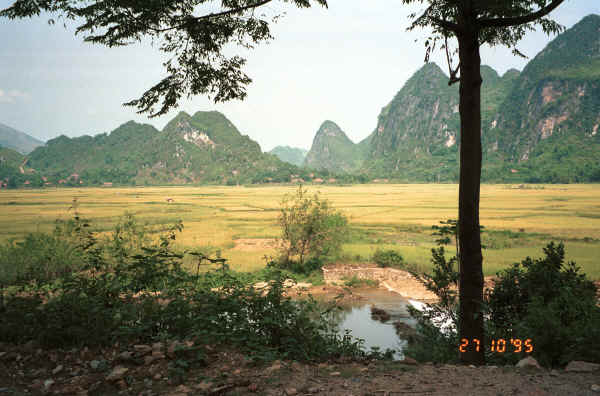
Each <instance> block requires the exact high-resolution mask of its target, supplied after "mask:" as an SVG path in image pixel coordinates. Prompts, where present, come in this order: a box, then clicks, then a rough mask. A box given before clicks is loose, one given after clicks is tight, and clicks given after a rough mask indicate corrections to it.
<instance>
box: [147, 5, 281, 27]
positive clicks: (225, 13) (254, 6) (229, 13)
mask: <svg viewBox="0 0 600 396" xmlns="http://www.w3.org/2000/svg"><path fill="white" fill-rule="evenodd" d="M271 1H273V0H261V1H259V2H257V3H255V4H248V5H246V6H243V7H238V8H233V9H231V10H227V11H221V12H215V13H212V14H206V15H201V16H198V17H193V18H188V19H186V20H184V21H182V22H180V23H179V24H177V25H175V26H170V27H168V28H164V29H156V28H151V27H149V28H148V29H150V30H153V31H155V32H157V33H163V32H167V31H169V30H174V29H181V28H182V27H184V26H186V25H188V24H189V23H190V22H198V21H201V20H203V19H211V18H218V17H222V16H227V15H231V14H236V13H238V12H242V11H246V10H249V9H256V8H258V7H261V6H263V5H265V4H267V3H270V2H271Z"/></svg>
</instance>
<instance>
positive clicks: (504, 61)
mask: <svg viewBox="0 0 600 396" xmlns="http://www.w3.org/2000/svg"><path fill="white" fill-rule="evenodd" d="M12 2H13V1H12V0H10V1H9V0H0V8H2V9H4V8H6V7H8V6H10V4H12ZM328 3H329V8H328V9H325V8H323V7H320V6H318V5H315V6H313V7H312V8H309V9H297V8H295V7H293V6H291V5H290V4H287V3H283V2H281V1H279V3H277V4H275V5H274V6H269V7H270V11H273V12H279V11H284V12H285V13H286V15H285V16H284V17H283V18H282V19H281V20H280V21H279V22H278V23H277V24H275V25H272V33H273V35H274V37H275V38H274V40H272V41H271V42H270V43H269V44H266V45H265V44H262V45H259V46H258V47H257V48H255V49H254V50H251V51H249V52H247V51H241V50H240V53H243V54H244V55H245V56H246V57H247V60H248V62H247V65H246V68H245V72H246V73H247V74H248V75H249V76H250V77H251V78H252V79H253V83H252V84H251V85H250V86H249V87H248V89H247V93H248V95H247V97H246V99H245V100H243V101H231V102H227V103H219V104H215V103H213V102H211V101H210V100H209V99H208V98H206V97H202V96H197V97H193V98H190V99H186V100H184V101H182V102H181V103H180V105H179V108H178V109H176V110H173V111H171V112H169V113H168V114H166V115H164V116H161V117H158V118H152V119H149V118H148V116H147V115H139V114H136V112H135V108H131V107H124V106H123V105H122V104H123V103H125V102H127V101H129V100H132V99H137V98H138V97H140V96H141V94H142V93H143V92H144V91H145V90H147V89H148V88H150V87H151V86H152V85H154V84H155V83H157V82H158V81H159V80H160V79H161V77H162V76H163V75H164V70H163V68H162V56H163V55H162V54H161V53H160V52H159V51H158V50H157V49H156V48H153V47H152V46H151V45H150V44H147V43H143V44H137V45H132V46H128V47H121V48H107V47H103V46H100V45H93V44H89V43H84V42H83V40H82V36H81V35H79V36H75V35H74V27H75V26H76V25H75V24H74V23H73V22H71V23H70V24H68V25H67V28H66V29H65V28H64V27H63V26H62V24H61V23H57V24H55V25H49V24H48V23H47V20H48V16H41V17H36V18H31V19H26V20H8V19H0V123H3V124H6V125H8V126H11V127H13V128H15V129H17V130H20V131H22V132H25V133H28V134H30V135H31V136H34V137H36V138H38V139H41V140H44V141H46V140H48V139H51V138H54V137H57V136H59V135H61V134H64V135H67V136H71V137H74V136H81V135H84V134H88V135H95V134H98V133H103V132H110V131H112V130H114V129H116V128H117V127H118V126H119V125H121V124H123V123H125V122H127V121H129V120H135V121H137V122H141V123H148V124H152V125H154V126H155V127H157V128H158V129H162V128H163V127H164V125H165V124H166V123H167V122H168V121H169V120H171V119H172V118H173V117H174V116H175V115H176V114H177V113H178V112H179V111H186V112H188V113H189V114H193V113H195V112H196V111H209V110H218V111H221V112H222V113H224V114H225V115H226V116H227V118H229V120H231V121H232V122H233V123H234V124H235V125H236V126H237V128H238V129H239V130H240V132H241V133H242V134H244V135H248V136H250V138H252V139H253V140H255V141H257V142H258V143H259V144H260V146H261V147H262V149H263V151H268V150H270V149H272V148H273V147H275V146H277V145H289V146H293V147H301V148H306V149H309V148H310V146H311V144H312V140H313V138H314V135H315V133H316V131H317V130H318V128H319V126H320V125H321V123H322V122H323V121H325V120H332V121H334V122H336V123H337V124H338V125H339V126H340V127H341V128H342V130H344V132H346V134H347V135H348V136H349V137H350V139H352V140H353V141H355V142H358V141H360V140H361V139H364V138H365V137H367V136H368V135H369V134H370V133H371V132H372V131H373V130H374V128H375V126H376V123H377V116H378V115H379V112H380V110H381V108H382V107H384V106H385V105H387V104H388V103H389V102H390V101H391V100H392V98H393V97H394V95H395V94H396V93H397V92H398V91H399V90H400V89H401V88H402V86H403V84H404V83H405V82H406V81H407V80H408V79H409V78H410V76H411V75H412V74H414V73H415V72H416V71H417V70H418V69H419V68H420V67H422V66H423V61H424V53H425V52H424V40H425V38H426V37H427V31H423V30H419V31H413V32H407V31H406V28H407V27H408V26H409V24H410V19H409V18H408V14H410V13H411V12H413V11H416V12H418V11H420V10H422V9H423V5H417V6H412V7H408V6H406V5H403V4H402V2H401V1H400V0H328ZM367 4H368V5H367ZM591 13H595V14H600V1H599V0H566V1H565V3H563V4H562V5H561V6H560V7H558V9H556V10H555V11H553V12H552V13H551V14H550V16H551V17H552V18H553V19H555V20H556V21H558V22H559V23H561V24H562V25H564V26H566V27H567V28H569V27H571V26H572V25H574V24H575V23H577V22H578V21H579V20H581V19H582V18H583V17H584V16H586V15H589V14H591ZM552 38H553V37H547V36H546V35H545V34H544V33H542V32H541V31H540V32H531V33H529V34H528V35H527V36H526V37H525V38H524V39H523V40H522V41H521V43H520V44H519V46H518V48H519V50H520V51H521V52H523V53H524V54H526V55H528V56H529V57H530V58H533V57H534V56H535V55H536V54H537V53H538V52H539V51H541V50H542V49H543V48H544V47H545V46H546V44H547V43H548V42H549V41H550V40H551V39H552ZM481 54H482V56H481V58H482V63H483V64H487V65H490V66H491V67H493V68H494V69H495V70H497V71H498V72H499V73H500V74H503V73H504V72H506V71H507V70H509V69H511V68H516V69H519V70H522V69H523V67H524V66H525V64H526V63H527V61H528V60H527V59H522V58H519V57H515V56H513V55H512V54H511V51H510V50H509V49H506V48H500V47H496V48H489V47H482V50H481ZM432 60H433V61H435V62H436V63H438V65H440V67H441V68H442V69H443V70H447V66H446V63H445V55H444V54H442V53H436V54H435V55H434V56H433V57H432Z"/></svg>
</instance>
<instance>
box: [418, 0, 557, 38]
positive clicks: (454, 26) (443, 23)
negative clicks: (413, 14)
mask: <svg viewBox="0 0 600 396" xmlns="http://www.w3.org/2000/svg"><path fill="white" fill-rule="evenodd" d="M561 1H562V0H561ZM427 18H429V20H431V22H433V23H435V24H436V25H438V26H440V27H443V28H444V29H446V30H450V31H452V32H458V31H459V30H460V26H458V24H456V23H453V22H450V21H446V20H445V19H438V18H434V17H427Z"/></svg>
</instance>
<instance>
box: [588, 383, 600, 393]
mask: <svg viewBox="0 0 600 396" xmlns="http://www.w3.org/2000/svg"><path fill="white" fill-rule="evenodd" d="M590 389H591V390H592V392H600V385H598V384H593V385H592V386H591V388H590Z"/></svg>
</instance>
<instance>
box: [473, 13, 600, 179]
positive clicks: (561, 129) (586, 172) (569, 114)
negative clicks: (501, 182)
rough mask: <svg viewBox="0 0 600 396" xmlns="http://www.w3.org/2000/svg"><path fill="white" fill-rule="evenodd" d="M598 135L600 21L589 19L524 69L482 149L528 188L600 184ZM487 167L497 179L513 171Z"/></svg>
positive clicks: (597, 17) (486, 129) (596, 17)
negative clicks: (546, 184)
mask: <svg viewBox="0 0 600 396" xmlns="http://www.w3.org/2000/svg"><path fill="white" fill-rule="evenodd" d="M599 128H600V15H589V16H587V17H585V18H584V19H583V20H581V21H580V22H579V23H577V24H576V25H574V26H573V27H572V28H571V29H569V30H567V31H565V32H564V33H562V34H560V35H559V36H558V37H557V38H556V39H554V40H553V41H552V42H550V43H549V44H548V45H547V46H546V48H544V50H543V51H542V52H540V53H539V54H538V55H537V56H535V58H533V59H532V60H531V61H530V62H529V63H528V64H527V66H526V67H525V68H524V69H523V72H522V73H521V75H520V76H519V78H518V79H517V80H516V81H515V84H514V85H513V89H512V90H511V91H510V93H509V94H508V95H507V97H506V99H505V100H504V101H503V102H502V104H501V106H500V108H499V109H498V112H497V114H496V115H495V117H494V119H492V120H490V122H489V123H487V124H484V138H485V139H484V145H485V148H486V150H487V154H488V155H487V156H488V158H489V159H490V163H491V164H493V163H494V162H496V163H498V162H499V160H500V161H501V162H503V163H505V164H510V166H511V167H512V168H514V169H515V170H516V171H517V172H518V173H517V174H514V176H513V177H515V178H519V179H521V180H524V181H531V182H584V181H600V155H599V153H600V133H599V132H600V131H599ZM489 168H490V169H489V171H488V175H487V176H488V177H490V178H492V179H501V178H502V173H500V172H498V170H501V171H503V172H504V173H506V172H507V171H508V169H507V167H506V166H505V167H504V169H502V168H501V167H500V166H497V167H496V169H494V168H493V166H490V167H489Z"/></svg>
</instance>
